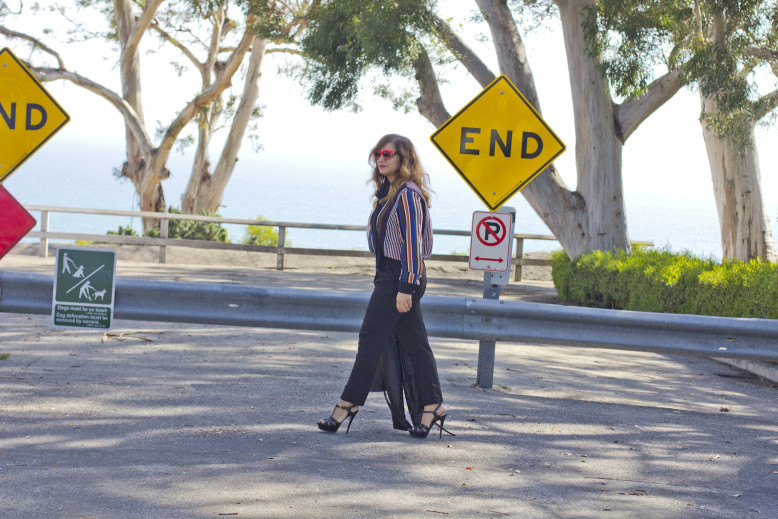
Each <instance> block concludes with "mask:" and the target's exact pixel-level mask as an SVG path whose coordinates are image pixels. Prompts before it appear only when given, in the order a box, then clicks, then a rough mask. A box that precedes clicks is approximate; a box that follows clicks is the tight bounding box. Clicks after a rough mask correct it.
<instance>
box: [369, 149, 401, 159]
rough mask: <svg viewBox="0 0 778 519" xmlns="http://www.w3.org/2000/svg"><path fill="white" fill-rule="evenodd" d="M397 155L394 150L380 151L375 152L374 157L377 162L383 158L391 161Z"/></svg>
mask: <svg viewBox="0 0 778 519" xmlns="http://www.w3.org/2000/svg"><path fill="white" fill-rule="evenodd" d="M395 153H397V152H396V151H394V150H379V151H374V152H373V156H374V157H375V158H376V160H378V158H379V157H383V158H385V159H386V160H389V159H391V158H392V157H393V156H394V154H395Z"/></svg>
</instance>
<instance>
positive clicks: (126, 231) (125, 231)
mask: <svg viewBox="0 0 778 519" xmlns="http://www.w3.org/2000/svg"><path fill="white" fill-rule="evenodd" d="M105 234H114V235H119V236H137V235H138V233H137V232H135V229H133V228H132V227H130V226H129V225H128V226H127V227H123V226H121V225H120V226H119V230H118V231H108V232H106V233H105Z"/></svg>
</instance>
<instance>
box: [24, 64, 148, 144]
mask: <svg viewBox="0 0 778 519" xmlns="http://www.w3.org/2000/svg"><path fill="white" fill-rule="evenodd" d="M30 70H31V71H33V72H34V73H35V75H36V76H37V77H38V79H39V80H40V81H43V82H50V81H56V80H58V79H63V80H66V81H70V82H71V83H73V84H76V85H78V86H80V87H82V88H84V89H86V90H89V91H90V92H92V93H94V94H97V95H98V96H100V97H102V98H103V99H105V100H106V101H108V102H109V103H111V104H112V105H113V106H114V108H116V109H117V110H119V113H121V114H122V117H123V118H124V122H125V124H126V125H127V126H128V127H129V128H130V130H131V131H132V134H133V135H134V136H135V138H136V139H137V140H138V143H139V145H140V147H141V148H142V150H143V154H144V155H146V156H149V155H151V150H152V144H151V138H150V137H149V135H148V134H147V133H146V129H145V128H144V127H143V123H142V122H141V120H140V118H139V117H138V114H137V113H136V112H135V110H134V109H133V108H132V106H130V104H129V103H127V101H125V100H124V99H122V97H121V96H120V95H119V94H117V93H116V92H114V91H113V90H110V89H109V88H106V87H104V86H103V85H101V84H99V83H95V82H94V81H92V80H91V79H88V78H86V77H84V76H82V75H81V74H78V73H76V72H71V71H69V70H64V69H53V68H44V67H30Z"/></svg>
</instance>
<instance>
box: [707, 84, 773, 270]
mask: <svg viewBox="0 0 778 519" xmlns="http://www.w3.org/2000/svg"><path fill="white" fill-rule="evenodd" d="M700 98H701V105H702V111H703V113H716V112H717V110H718V108H717V105H716V101H714V100H713V99H708V98H705V97H704V96H702V95H700ZM701 124H702V133H703V137H704V138H705V148H706V150H707V152H708V163H709V165H710V171H711V179H712V181H713V194H714V198H715V200H716V210H717V211H718V215H719V226H720V229H721V257H722V258H724V259H728V260H735V259H736V260H740V261H744V262H747V261H749V260H751V259H753V258H761V259H763V260H766V261H771V262H775V261H778V254H776V249H775V242H774V240H773V235H772V231H771V226H770V217H769V216H768V214H767V210H766V209H765V204H764V198H763V195H762V187H761V174H760V171H759V156H758V154H757V150H756V148H751V149H750V150H748V151H742V150H738V149H735V148H734V147H733V146H732V144H731V143H730V142H729V141H728V140H726V139H721V138H719V137H717V136H716V134H715V132H714V131H713V130H712V129H711V128H709V127H708V124H707V123H706V122H705V121H704V120H703V121H701ZM753 137H754V136H753V130H752V135H751V138H752V139H753Z"/></svg>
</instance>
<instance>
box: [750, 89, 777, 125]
mask: <svg viewBox="0 0 778 519" xmlns="http://www.w3.org/2000/svg"><path fill="white" fill-rule="evenodd" d="M757 107H758V108H757V110H756V113H755V115H754V122H755V123H756V122H757V121H759V120H760V119H761V118H762V117H764V116H765V115H767V114H769V113H770V112H772V111H773V110H775V108H776V107H778V90H773V91H772V92H770V93H769V94H765V95H763V96H762V97H761V98H759V102H758V104H757Z"/></svg>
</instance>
